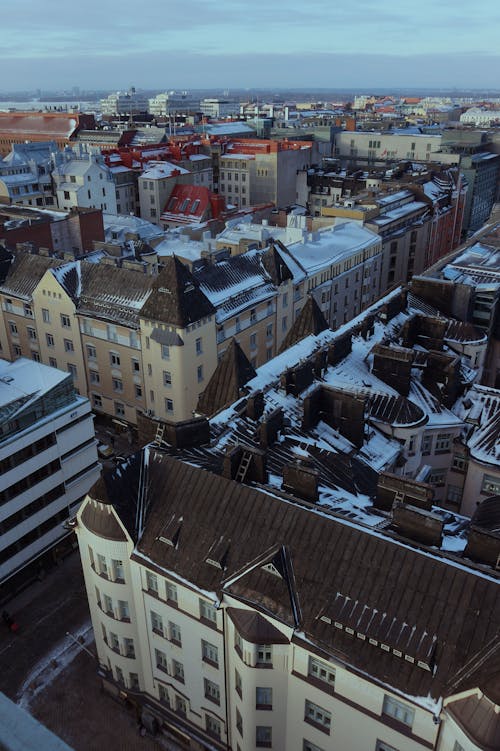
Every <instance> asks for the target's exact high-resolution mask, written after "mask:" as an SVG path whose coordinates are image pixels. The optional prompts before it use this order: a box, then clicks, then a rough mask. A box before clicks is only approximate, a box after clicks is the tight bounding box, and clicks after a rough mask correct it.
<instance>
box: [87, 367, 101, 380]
mask: <svg viewBox="0 0 500 751" xmlns="http://www.w3.org/2000/svg"><path fill="white" fill-rule="evenodd" d="M89 378H90V383H100V382H101V378H100V376H99V373H98V372H97V371H95V370H90V371H89Z"/></svg>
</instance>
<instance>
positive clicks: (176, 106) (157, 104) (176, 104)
mask: <svg viewBox="0 0 500 751" xmlns="http://www.w3.org/2000/svg"><path fill="white" fill-rule="evenodd" d="M147 110H148V112H149V113H150V114H151V115H155V116H156V117H159V116H160V117H162V116H163V117H165V116H167V117H168V116H169V115H176V114H177V113H181V112H182V113H188V112H199V111H200V100H199V99H197V98H196V97H195V96H193V95H192V94H190V93H189V91H165V92H163V93H162V94H156V96H154V97H152V98H151V99H148V105H147Z"/></svg>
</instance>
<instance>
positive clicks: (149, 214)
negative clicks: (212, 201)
mask: <svg viewBox="0 0 500 751" xmlns="http://www.w3.org/2000/svg"><path fill="white" fill-rule="evenodd" d="M194 184H195V177H194V173H192V172H190V171H189V170H187V169H185V168H184V167H181V166H180V165H178V164H171V163H170V162H151V163H150V164H149V165H148V166H147V168H146V170H145V171H144V172H143V173H142V174H141V176H140V177H139V206H140V212H141V217H142V218H143V219H147V220H148V222H154V223H155V224H159V223H160V216H161V214H162V212H163V211H164V210H165V209H166V207H167V203H168V199H169V198H170V196H171V194H172V191H173V189H174V187H175V186H176V185H194Z"/></svg>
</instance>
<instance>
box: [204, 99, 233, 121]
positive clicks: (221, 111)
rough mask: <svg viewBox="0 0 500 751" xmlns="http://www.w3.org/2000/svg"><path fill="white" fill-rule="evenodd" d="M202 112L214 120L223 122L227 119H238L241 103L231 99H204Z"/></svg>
mask: <svg viewBox="0 0 500 751" xmlns="http://www.w3.org/2000/svg"><path fill="white" fill-rule="evenodd" d="M200 110H201V111H202V112H203V114H204V115H206V116H207V117H210V118H212V120H219V119H221V120H222V119H223V118H225V117H234V116H236V117H237V116H238V115H239V112H240V105H239V102H236V101H231V100H229V99H202V100H201V102H200Z"/></svg>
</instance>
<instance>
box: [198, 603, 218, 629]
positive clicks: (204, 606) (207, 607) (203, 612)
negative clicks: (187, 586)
mask: <svg viewBox="0 0 500 751" xmlns="http://www.w3.org/2000/svg"><path fill="white" fill-rule="evenodd" d="M199 603H200V618H203V619H204V620H206V621H211V623H217V611H216V609H215V607H214V606H213V605H211V604H210V603H209V602H207V601H206V600H202V599H201V598H200V600H199Z"/></svg>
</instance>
